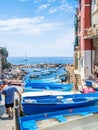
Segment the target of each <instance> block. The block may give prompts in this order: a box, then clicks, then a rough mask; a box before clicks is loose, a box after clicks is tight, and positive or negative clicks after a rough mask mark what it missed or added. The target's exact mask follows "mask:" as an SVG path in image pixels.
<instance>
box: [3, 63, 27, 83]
mask: <svg viewBox="0 0 98 130" xmlns="http://www.w3.org/2000/svg"><path fill="white" fill-rule="evenodd" d="M25 75H26V72H25V71H24V70H23V69H21V67H19V66H17V65H12V66H11V67H10V68H9V69H4V70H3V74H2V79H3V80H4V81H5V82H9V81H10V82H12V84H15V85H22V79H23V77H24V76H25Z"/></svg>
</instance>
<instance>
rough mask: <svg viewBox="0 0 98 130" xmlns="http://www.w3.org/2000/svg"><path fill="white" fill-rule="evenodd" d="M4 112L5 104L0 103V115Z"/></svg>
mask: <svg viewBox="0 0 98 130" xmlns="http://www.w3.org/2000/svg"><path fill="white" fill-rule="evenodd" d="M4 113H5V105H0V117H1V116H2V115H3V114H4Z"/></svg>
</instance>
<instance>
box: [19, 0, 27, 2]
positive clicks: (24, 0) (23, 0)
mask: <svg viewBox="0 0 98 130" xmlns="http://www.w3.org/2000/svg"><path fill="white" fill-rule="evenodd" d="M19 1H20V2H26V1H29V0H19Z"/></svg>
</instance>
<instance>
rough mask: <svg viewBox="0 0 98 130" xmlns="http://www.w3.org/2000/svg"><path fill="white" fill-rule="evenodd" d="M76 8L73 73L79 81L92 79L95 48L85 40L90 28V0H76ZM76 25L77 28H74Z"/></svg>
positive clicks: (88, 40) (91, 41)
mask: <svg viewBox="0 0 98 130" xmlns="http://www.w3.org/2000/svg"><path fill="white" fill-rule="evenodd" d="M77 1H78V8H77V11H76V16H75V17H76V19H77V20H76V19H75V36H76V39H75V47H74V48H75V49H74V50H75V51H74V52H75V72H76V73H77V74H80V75H81V79H89V78H91V77H92V78H93V77H94V76H93V69H94V62H95V61H94V54H95V49H94V48H95V47H94V42H93V40H92V39H91V38H86V34H87V31H88V29H89V28H90V27H91V24H92V23H91V22H92V20H91V19H92V16H91V9H92V8H91V7H92V0H77ZM76 25H77V26H76Z"/></svg>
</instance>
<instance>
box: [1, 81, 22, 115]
mask: <svg viewBox="0 0 98 130" xmlns="http://www.w3.org/2000/svg"><path fill="white" fill-rule="evenodd" d="M1 92H2V94H3V95H5V108H6V113H7V114H8V116H9V117H13V107H14V95H15V92H16V93H17V94H18V95H19V98H20V100H21V93H20V92H19V90H18V89H17V88H16V87H15V86H13V85H12V84H11V82H9V83H8V85H5V87H4V88H3V89H2V91H1Z"/></svg>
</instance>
